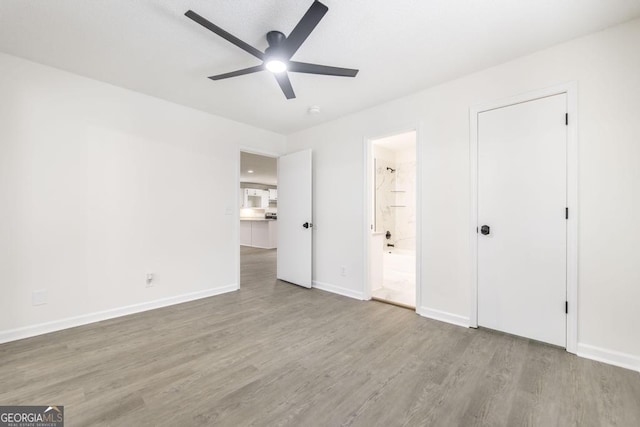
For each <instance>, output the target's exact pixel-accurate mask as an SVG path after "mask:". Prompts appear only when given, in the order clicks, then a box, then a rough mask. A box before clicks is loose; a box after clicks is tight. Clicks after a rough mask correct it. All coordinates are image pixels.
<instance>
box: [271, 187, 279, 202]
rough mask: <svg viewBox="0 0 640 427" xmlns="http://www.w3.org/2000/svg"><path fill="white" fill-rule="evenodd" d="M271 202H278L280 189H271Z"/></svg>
mask: <svg viewBox="0 0 640 427" xmlns="http://www.w3.org/2000/svg"><path fill="white" fill-rule="evenodd" d="M269 200H273V201H277V200H278V189H277V188H270V189H269Z"/></svg>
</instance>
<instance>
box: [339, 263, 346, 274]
mask: <svg viewBox="0 0 640 427" xmlns="http://www.w3.org/2000/svg"><path fill="white" fill-rule="evenodd" d="M340 274H341V275H343V276H346V275H347V267H346V266H344V265H343V266H342V267H340Z"/></svg>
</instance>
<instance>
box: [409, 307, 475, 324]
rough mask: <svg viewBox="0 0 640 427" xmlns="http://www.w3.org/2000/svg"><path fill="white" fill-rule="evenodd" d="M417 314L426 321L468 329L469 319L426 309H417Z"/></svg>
mask: <svg viewBox="0 0 640 427" xmlns="http://www.w3.org/2000/svg"><path fill="white" fill-rule="evenodd" d="M417 313H418V314H419V315H420V316H422V317H426V318H428V319H433V320H438V321H440V322H445V323H451V324H452V325H457V326H462V327H464V328H468V327H469V318H468V317H464V316H460V315H459V314H453V313H448V312H446V311H441V310H436V309H433V308H428V307H419V308H418V310H417Z"/></svg>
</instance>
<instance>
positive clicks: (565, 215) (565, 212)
mask: <svg viewBox="0 0 640 427" xmlns="http://www.w3.org/2000/svg"><path fill="white" fill-rule="evenodd" d="M564 219H569V208H564Z"/></svg>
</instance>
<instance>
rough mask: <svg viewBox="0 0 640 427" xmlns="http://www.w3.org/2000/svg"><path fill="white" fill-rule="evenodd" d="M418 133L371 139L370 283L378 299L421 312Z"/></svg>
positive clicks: (372, 292)
mask: <svg viewBox="0 0 640 427" xmlns="http://www.w3.org/2000/svg"><path fill="white" fill-rule="evenodd" d="M416 134H417V133H416V131H415V130H411V131H408V132H402V133H398V134H394V135H391V136H386V137H384V138H377V139H373V140H370V152H371V159H370V162H369V165H370V168H371V171H370V174H369V176H370V177H371V179H370V184H371V188H370V191H369V194H370V199H369V202H368V203H369V204H370V209H369V211H370V212H371V214H372V217H371V224H370V227H369V228H370V230H369V232H370V236H369V251H368V252H369V285H370V295H371V298H372V299H373V300H376V301H381V302H385V303H389V304H394V305H398V306H401V307H405V308H409V309H412V310H415V309H416V305H417V304H416V300H417V296H416V295H417V289H416V283H417V280H416V277H417V275H416V270H417V268H416V265H417V258H416V252H417V251H416V249H417V248H416V241H417V239H416V236H417V229H416V226H417V221H416V219H417V182H418V181H417V153H416V148H417V144H416Z"/></svg>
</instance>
